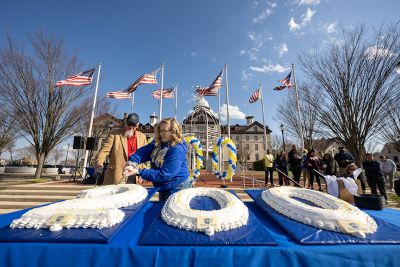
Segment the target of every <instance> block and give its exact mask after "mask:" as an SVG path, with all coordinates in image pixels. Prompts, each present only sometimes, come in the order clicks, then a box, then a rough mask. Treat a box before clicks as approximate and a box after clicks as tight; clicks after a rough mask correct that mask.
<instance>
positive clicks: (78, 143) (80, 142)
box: [72, 136, 85, 149]
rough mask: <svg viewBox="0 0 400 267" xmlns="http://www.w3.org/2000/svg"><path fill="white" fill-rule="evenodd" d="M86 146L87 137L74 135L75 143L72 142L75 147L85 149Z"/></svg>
mask: <svg viewBox="0 0 400 267" xmlns="http://www.w3.org/2000/svg"><path fill="white" fill-rule="evenodd" d="M84 146H85V137H83V136H74V143H73V144H72V148H73V149H83V148H84Z"/></svg>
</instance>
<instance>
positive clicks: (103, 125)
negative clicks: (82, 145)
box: [81, 98, 117, 138]
mask: <svg viewBox="0 0 400 267" xmlns="http://www.w3.org/2000/svg"><path fill="white" fill-rule="evenodd" d="M116 110H117V107H116V106H115V105H113V104H112V103H111V102H110V101H109V100H108V99H107V98H101V99H99V101H98V102H97V104H96V109H95V116H96V117H95V119H94V120H93V126H92V136H93V137H96V138H100V137H102V136H107V134H108V132H109V131H110V125H109V124H110V121H109V120H108V118H107V117H105V115H106V114H109V115H112V116H115V113H116ZM89 120H90V118H88V119H87V120H86V121H87V123H86V124H85V127H84V128H82V130H83V132H81V134H82V135H83V136H86V135H87V134H88V131H89V130H88V129H89Z"/></svg>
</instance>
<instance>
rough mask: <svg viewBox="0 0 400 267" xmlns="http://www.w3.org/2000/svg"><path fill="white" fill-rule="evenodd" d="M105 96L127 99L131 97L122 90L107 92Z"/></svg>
mask: <svg viewBox="0 0 400 267" xmlns="http://www.w3.org/2000/svg"><path fill="white" fill-rule="evenodd" d="M106 96H107V98H115V99H128V98H131V97H132V94H130V93H125V92H122V91H116V92H108V93H107V95H106Z"/></svg>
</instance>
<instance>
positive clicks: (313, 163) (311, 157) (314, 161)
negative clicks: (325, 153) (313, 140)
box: [306, 149, 322, 191]
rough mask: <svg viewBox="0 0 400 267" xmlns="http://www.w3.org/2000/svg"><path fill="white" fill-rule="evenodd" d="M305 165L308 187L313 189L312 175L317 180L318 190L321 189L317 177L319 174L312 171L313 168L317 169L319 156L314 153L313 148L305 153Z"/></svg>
mask: <svg viewBox="0 0 400 267" xmlns="http://www.w3.org/2000/svg"><path fill="white" fill-rule="evenodd" d="M306 166H307V170H308V173H309V174H310V186H311V188H310V189H314V177H315V179H316V180H317V184H318V190H319V191H322V188H321V181H320V179H319V176H318V175H316V174H315V173H314V170H316V171H319V166H320V162H319V158H318V157H317V156H316V155H315V150H314V149H311V150H310V152H308V153H307V159H306Z"/></svg>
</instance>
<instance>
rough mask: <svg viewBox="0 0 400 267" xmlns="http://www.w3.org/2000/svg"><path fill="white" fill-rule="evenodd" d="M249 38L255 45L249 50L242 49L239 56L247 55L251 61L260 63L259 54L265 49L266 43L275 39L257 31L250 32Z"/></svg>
mask: <svg viewBox="0 0 400 267" xmlns="http://www.w3.org/2000/svg"><path fill="white" fill-rule="evenodd" d="M247 37H248V38H249V39H250V41H251V42H252V43H253V46H252V47H251V48H250V49H247V50H244V49H242V50H241V51H240V53H239V55H245V54H247V55H248V57H249V60H254V61H260V59H259V57H258V53H259V52H260V51H261V50H262V49H264V48H265V46H266V43H267V42H269V41H271V40H273V39H274V37H273V36H271V35H269V34H268V33H266V32H261V33H256V32H255V31H251V32H248V33H247Z"/></svg>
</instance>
